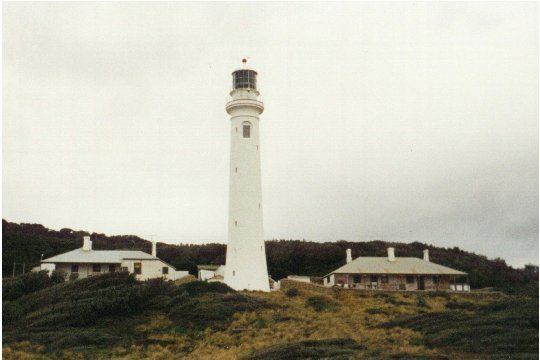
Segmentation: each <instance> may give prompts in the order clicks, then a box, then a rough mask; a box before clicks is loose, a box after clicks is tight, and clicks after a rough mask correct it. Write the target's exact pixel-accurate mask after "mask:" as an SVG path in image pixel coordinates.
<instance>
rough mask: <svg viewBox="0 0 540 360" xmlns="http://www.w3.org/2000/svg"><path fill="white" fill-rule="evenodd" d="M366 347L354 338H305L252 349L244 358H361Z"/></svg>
mask: <svg viewBox="0 0 540 360" xmlns="http://www.w3.org/2000/svg"><path fill="white" fill-rule="evenodd" d="M365 348H366V347H365V346H364V345H362V344H359V343H357V342H356V341H354V340H352V339H323V340H304V341H298V342H294V343H290V344H279V345H274V346H270V347H267V348H264V349H261V350H256V351H252V352H251V353H249V354H248V355H247V356H245V357H244V359H250V360H251V359H253V360H255V359H266V360H281V359H321V358H322V359H350V358H356V357H358V358H360V357H359V355H360V354H361V352H362V350H364V349H365ZM355 355H356V356H355Z"/></svg>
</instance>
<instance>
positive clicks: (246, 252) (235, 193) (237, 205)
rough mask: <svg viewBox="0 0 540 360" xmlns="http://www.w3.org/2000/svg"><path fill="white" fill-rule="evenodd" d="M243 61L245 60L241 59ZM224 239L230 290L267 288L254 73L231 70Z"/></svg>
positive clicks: (258, 111)
mask: <svg viewBox="0 0 540 360" xmlns="http://www.w3.org/2000/svg"><path fill="white" fill-rule="evenodd" d="M242 62H243V63H244V65H245V63H246V60H245V59H244V60H242ZM232 77H233V89H232V91H231V92H230V95H231V101H229V102H228V103H227V105H226V108H225V109H226V110H227V113H229V115H230V116H231V164H230V188H229V243H228V244H227V257H226V266H225V283H226V284H227V285H229V286H230V287H231V288H233V289H235V290H261V291H269V290H270V289H269V283H268V269H267V267H266V252H265V249H264V235H263V218H262V191H261V159H260V149H261V147H260V142H259V115H260V114H261V113H262V112H263V110H264V106H263V103H262V102H261V101H259V92H258V91H257V72H256V71H254V70H249V69H242V70H237V71H234V72H233V73H232Z"/></svg>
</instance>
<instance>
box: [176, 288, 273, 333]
mask: <svg viewBox="0 0 540 360" xmlns="http://www.w3.org/2000/svg"><path fill="white" fill-rule="evenodd" d="M268 307H269V305H268V304H267V303H266V302H264V301H262V300H258V299H256V298H253V297H250V296H246V295H242V294H232V293H231V294H223V293H217V292H214V293H210V292H209V293H206V294H204V295H202V296H201V297H197V298H189V299H186V300H185V301H182V302H179V303H178V304H176V305H175V306H174V307H173V308H172V309H171V311H170V312H169V317H170V318H171V320H173V321H174V322H175V323H176V324H178V325H180V326H182V327H184V328H186V327H189V328H192V329H197V330H202V329H205V328H207V327H211V328H213V329H222V328H226V327H227V326H228V325H229V323H230V322H231V321H232V319H233V315H234V314H235V313H237V312H244V311H257V310H261V309H265V308H268Z"/></svg>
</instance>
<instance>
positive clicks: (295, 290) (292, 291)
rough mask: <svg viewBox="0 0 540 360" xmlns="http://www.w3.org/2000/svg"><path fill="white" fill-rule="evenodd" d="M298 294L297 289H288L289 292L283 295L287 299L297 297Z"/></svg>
mask: <svg viewBox="0 0 540 360" xmlns="http://www.w3.org/2000/svg"><path fill="white" fill-rule="evenodd" d="M299 293H300V292H299V291H298V289H297V288H290V289H289V290H287V291H286V292H285V295H287V296H288V297H295V296H298V294H299Z"/></svg>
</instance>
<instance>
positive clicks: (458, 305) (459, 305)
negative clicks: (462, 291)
mask: <svg viewBox="0 0 540 360" xmlns="http://www.w3.org/2000/svg"><path fill="white" fill-rule="evenodd" d="M446 307H447V308H448V309H452V310H456V309H461V310H476V309H477V308H478V306H477V305H475V304H473V303H472V302H470V301H455V300H451V301H449V302H447V303H446Z"/></svg>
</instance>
